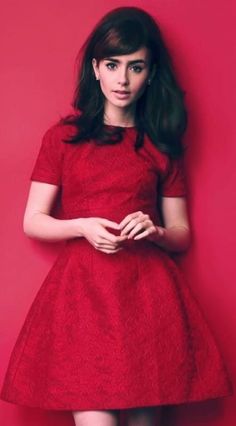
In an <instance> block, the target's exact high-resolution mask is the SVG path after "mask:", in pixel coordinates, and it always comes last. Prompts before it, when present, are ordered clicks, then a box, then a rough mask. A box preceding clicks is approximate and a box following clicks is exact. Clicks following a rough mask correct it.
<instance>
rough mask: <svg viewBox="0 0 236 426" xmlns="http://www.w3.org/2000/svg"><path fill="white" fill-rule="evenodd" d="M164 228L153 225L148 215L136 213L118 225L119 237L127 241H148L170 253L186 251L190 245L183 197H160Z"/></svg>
mask: <svg viewBox="0 0 236 426" xmlns="http://www.w3.org/2000/svg"><path fill="white" fill-rule="evenodd" d="M161 209H162V215H163V221H164V227H162V226H157V225H155V224H154V223H153V222H152V220H151V219H150V217H149V215H147V214H145V213H143V212H141V211H138V212H134V213H131V214H129V215H128V216H126V217H125V218H124V219H123V220H122V222H121V223H120V229H121V235H127V236H128V239H130V238H133V239H134V240H141V239H142V238H147V239H148V240H149V241H152V242H153V243H155V244H157V245H159V246H160V247H162V248H163V249H165V250H167V251H170V252H181V251H184V250H186V249H187V248H188V247H189V244H190V229H189V221H188V215H187V207H186V200H185V197H162V201H161Z"/></svg>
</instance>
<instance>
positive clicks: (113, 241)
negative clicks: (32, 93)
mask: <svg viewBox="0 0 236 426" xmlns="http://www.w3.org/2000/svg"><path fill="white" fill-rule="evenodd" d="M133 61H135V63H134V62H133ZM92 66H93V69H94V74H95V77H96V78H97V79H98V84H100V87H101V90H102V92H103V94H104V97H105V115H104V122H105V123H108V124H112V125H115V126H133V125H134V117H135V107H136V101H137V99H138V98H139V97H140V96H141V95H142V93H143V91H144V90H146V88H147V84H148V80H149V79H150V80H151V78H152V73H153V72H154V70H151V69H150V58H149V52H148V50H147V49H146V48H142V49H140V50H139V51H137V52H135V53H133V54H130V55H123V56H116V57H112V58H109V59H108V60H107V59H106V60H101V61H100V62H99V63H97V61H96V60H95V59H93V61H92ZM115 91H126V92H128V94H127V96H125V95H124V96H122V95H120V96H117V94H116V93H115ZM58 190H59V187H58V186H57V185H52V184H48V183H43V182H36V181H32V182H31V186H30V190H29V196H28V200H27V204H26V209H25V214H24V221H23V228H24V232H25V233H26V235H28V236H29V237H31V238H36V239H39V240H45V241H60V240H65V239H70V238H76V237H82V238H86V239H87V241H88V242H89V243H90V244H91V245H92V246H93V247H94V248H95V249H96V250H99V251H101V252H103V253H106V254H108V255H110V254H115V253H117V252H118V251H120V250H122V249H123V248H122V243H123V242H124V241H125V240H127V239H133V240H135V241H137V240H141V239H147V240H150V241H151V242H153V243H154V244H157V245H159V246H160V247H162V248H163V249H165V250H167V251H170V252H180V251H184V250H186V249H187V248H188V246H189V243H190V229H189V221H188V214H187V206H186V199H185V197H162V199H161V209H162V216H163V221H164V227H161V226H157V225H156V224H155V223H153V222H152V220H151V218H150V217H149V215H147V214H145V212H142V211H136V212H130V214H128V215H127V216H125V217H124V218H123V219H122V220H121V222H120V223H116V222H114V221H111V220H109V219H108V218H101V217H90V218H75V219H69V220H60V219H56V218H53V217H52V216H50V212H51V208H52V205H53V203H54V200H55V197H56V195H57V193H58ZM108 228H109V229H111V230H112V229H113V230H116V231H120V235H114V234H113V233H112V232H110V231H108ZM160 413H161V407H156V409H154V411H153V409H152V408H150V407H146V408H145V407H144V408H142V407H141V408H133V409H128V410H127V425H128V426H153V425H154V422H155V419H156V416H158V417H159V416H160ZM72 414H73V418H74V421H75V425H76V426H77V425H78V426H90V425H93V424H96V425H97V426H99V425H102V426H117V425H118V412H117V411H112V410H99V411H74V412H73V413H72ZM155 424H156V423H155Z"/></svg>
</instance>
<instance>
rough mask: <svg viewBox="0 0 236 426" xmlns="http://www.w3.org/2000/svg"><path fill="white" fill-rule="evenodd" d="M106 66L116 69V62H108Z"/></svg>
mask: <svg viewBox="0 0 236 426" xmlns="http://www.w3.org/2000/svg"><path fill="white" fill-rule="evenodd" d="M106 67H107V68H108V69H109V70H114V69H115V67H116V63H115V62H108V63H107V64H106Z"/></svg>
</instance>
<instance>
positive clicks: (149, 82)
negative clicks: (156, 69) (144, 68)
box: [147, 78, 151, 86]
mask: <svg viewBox="0 0 236 426" xmlns="http://www.w3.org/2000/svg"><path fill="white" fill-rule="evenodd" d="M147 84H148V86H150V84H151V79H150V78H149V79H148V81H147Z"/></svg>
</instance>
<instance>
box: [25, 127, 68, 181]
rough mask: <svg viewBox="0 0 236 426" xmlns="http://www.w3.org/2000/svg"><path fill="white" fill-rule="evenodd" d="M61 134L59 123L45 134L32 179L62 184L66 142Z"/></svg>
mask: <svg viewBox="0 0 236 426" xmlns="http://www.w3.org/2000/svg"><path fill="white" fill-rule="evenodd" d="M60 134H61V132H60V131H58V127H57V125H55V126H53V127H51V128H50V129H49V130H47V132H46V133H45V134H44V136H43V138H42V142H41V146H40V149H39V153H38V156H37V158H36V161H35V164H34V167H33V171H32V173H31V176H30V180H35V181H39V182H45V183H51V184H53V185H60V184H61V176H62V163H63V145H64V144H63V142H62V139H61V136H60Z"/></svg>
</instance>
